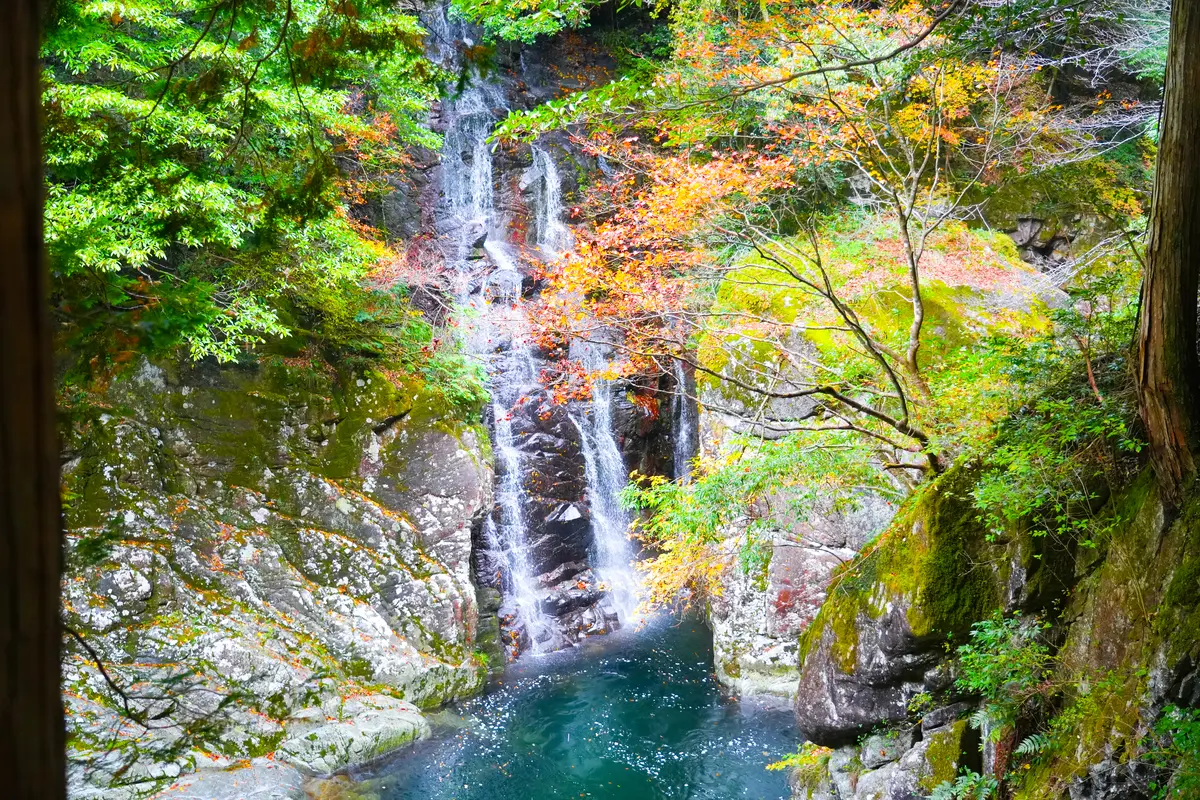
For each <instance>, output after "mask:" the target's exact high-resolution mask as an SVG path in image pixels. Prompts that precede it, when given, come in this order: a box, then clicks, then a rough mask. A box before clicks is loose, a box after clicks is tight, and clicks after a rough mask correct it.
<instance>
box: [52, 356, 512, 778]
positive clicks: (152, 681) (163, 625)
mask: <svg viewBox="0 0 1200 800" xmlns="http://www.w3.org/2000/svg"><path fill="white" fill-rule="evenodd" d="M289 363H291V365H289ZM289 363H284V360H282V359H279V360H277V361H276V362H275V363H270V362H269V360H268V361H265V362H264V363H263V364H261V365H259V366H254V367H241V366H238V367H229V368H217V367H215V366H212V365H208V364H203V365H199V366H196V367H194V368H193V367H190V366H181V365H177V364H151V363H149V362H146V363H143V364H142V365H141V366H140V367H139V368H138V369H136V370H135V371H134V372H133V374H132V375H131V376H130V377H128V378H123V379H120V380H118V381H116V382H115V383H114V384H113V385H112V386H111V388H110V389H109V390H108V392H107V394H106V395H105V396H104V397H103V398H101V399H100V400H99V401H98V403H97V406H98V407H99V408H100V411H99V412H98V413H96V414H95V415H94V416H93V417H92V418H90V419H88V420H87V421H85V422H84V423H82V424H81V425H79V426H78V427H77V430H76V435H75V437H74V440H73V441H71V442H69V443H68V453H67V457H68V459H69V460H68V461H67V463H66V464H65V466H64V481H65V486H66V496H67V498H68V501H69V513H68V521H69V527H70V530H69V536H68V542H69V548H70V555H69V559H68V561H69V565H70V567H69V571H68V574H67V577H66V580H65V584H64V606H65V613H66V620H67V623H68V624H69V625H70V626H71V627H72V628H73V629H74V630H76V631H77V632H78V633H79V634H80V638H81V639H82V640H83V641H84V642H85V643H86V644H87V646H88V647H90V648H91V649H92V650H93V651H95V655H96V656H99V657H100V658H101V659H102V660H103V661H104V663H105V664H106V665H107V667H108V670H109V671H110V673H112V676H113V678H114V679H115V680H116V681H117V682H118V683H119V684H121V685H123V686H125V687H127V691H128V693H129V694H130V696H131V698H132V705H133V707H134V709H135V711H136V712H137V713H138V714H141V717H139V718H137V719H130V715H129V714H125V715H121V714H117V713H116V711H115V709H116V708H117V707H118V706H117V705H115V704H114V703H115V699H116V698H114V695H113V692H112V691H111V690H110V689H109V687H107V686H106V685H105V682H104V679H103V676H102V675H101V674H100V673H99V671H98V670H97V669H96V668H95V664H94V663H93V659H92V656H91V654H89V653H88V652H87V651H86V650H84V649H83V647H82V646H80V647H75V648H73V649H72V651H71V653H70V656H69V658H68V660H67V663H66V701H67V704H68V707H69V716H70V718H71V719H72V721H73V723H74V724H75V730H73V734H74V735H75V738H74V739H73V752H72V758H73V763H74V767H73V771H72V781H73V784H74V789H75V794H77V795H79V796H86V795H87V794H88V793H89V792H93V791H108V792H111V791H112V790H111V789H109V788H107V787H108V786H109V784H110V783H114V782H115V783H117V784H122V785H129V784H132V787H133V788H131V789H130V790H129V791H127V792H125V794H127V795H131V796H132V795H137V794H138V793H139V792H140V791H144V790H147V789H152V788H154V786H155V785H156V782H161V781H162V780H166V779H170V778H172V777H174V776H175V775H178V774H180V773H186V772H188V771H190V770H191V769H193V768H195V767H198V766H201V765H202V764H203V763H204V758H202V757H201V756H199V755H197V752H205V751H207V752H209V753H210V755H211V756H213V758H214V761H213V765H215V766H220V765H221V764H222V763H226V762H229V760H230V759H234V760H236V759H239V758H246V757H252V756H258V755H262V754H266V753H269V752H272V751H275V750H277V749H279V751H280V757H281V758H285V759H286V760H287V761H289V762H290V763H292V764H293V765H295V766H296V767H298V768H300V769H301V770H302V771H303V772H305V773H307V774H322V773H326V772H329V771H331V770H333V769H337V768H339V767H341V766H345V765H346V764H347V763H350V762H352V761H355V760H358V759H360V758H367V757H371V756H373V755H376V754H378V753H379V752H381V751H382V750H384V749H386V748H387V747H389V746H392V745H395V744H399V743H401V742H403V741H408V740H411V739H412V738H413V737H414V736H418V735H422V734H423V732H424V730H425V728H424V727H423V724H422V723H421V722H420V720H419V713H418V711H417V709H416V706H422V707H424V706H435V705H438V704H440V703H444V702H446V701H448V700H451V699H453V698H455V697H461V696H464V695H467V694H470V693H472V692H474V691H476V690H477V689H478V687H479V686H480V685H481V682H482V680H483V675H484V670H483V668H482V665H481V663H480V662H479V661H478V660H477V658H476V657H475V656H474V654H473V652H474V648H475V642H476V626H477V620H478V612H477V601H476V593H475V587H474V585H473V584H472V580H471V563H470V558H471V540H472V530H473V529H474V528H477V527H478V525H479V524H480V522H481V520H482V518H483V516H484V514H485V513H486V511H487V509H488V508H490V506H491V496H492V469H491V466H490V464H489V459H488V453H487V451H486V443H485V441H484V434H483V431H482V428H481V427H480V426H479V425H478V424H467V423H464V422H461V421H460V414H459V413H458V412H455V411H454V410H453V409H451V408H448V407H446V406H445V405H444V403H442V402H441V401H439V400H437V399H436V398H434V397H432V396H430V395H428V394H426V393H423V392H422V391H421V390H420V388H419V387H418V386H416V385H413V384H406V383H403V382H393V381H392V380H390V379H389V378H388V377H386V376H384V375H383V374H380V373H373V372H367V373H356V374H352V373H347V374H344V375H340V376H339V375H334V374H327V373H326V372H323V371H321V370H320V369H317V368H309V367H303V366H299V365H296V364H295V363H294V362H289ZM367 686H370V687H372V688H373V691H375V692H376V693H378V692H380V691H384V692H386V693H387V694H388V695H390V697H373V698H371V699H370V700H371V703H372V704H373V705H372V708H373V710H372V711H371V712H370V713H364V714H363V715H361V721H359V720H357V719H355V718H354V717H355V715H354V714H353V713H350V712H349V711H347V707H348V706H347V703H348V702H349V701H344V698H346V697H349V696H352V695H353V696H357V695H360V694H362V692H363V688H364V687H367ZM154 687H158V688H157V689H155V688H154ZM162 687H168V688H169V691H163V690H162ZM167 695H169V698H168V697H166V696H167ZM401 701H404V702H403V703H401ZM353 702H355V703H359V704H360V705H361V704H362V703H366V702H367V700H366V699H364V700H356V701H353ZM330 704H334V706H336V707H337V708H338V709H340V710H339V711H338V713H337V714H334V713H333V712H332V711H329V709H330V708H332V706H330ZM397 704H400V705H397ZM356 707H357V706H356ZM314 708H323V709H326V712H328V713H325V715H324V716H323V717H322V719H325V718H326V717H328V718H330V720H331V721H330V724H331V725H333V727H332V728H330V730H329V731H323V730H321V729H318V732H317V741H319V742H322V743H326V742H334V743H336V746H334V745H331V747H332V748H333V749H332V750H331V751H329V752H326V749H325V748H324V747H323V746H322V747H321V748H314V747H308V746H306V745H305V744H304V742H305V741H309V740H307V739H304V738H301V739H297V735H298V734H299V731H302V730H303V731H304V732H305V733H304V736H305V737H307V736H309V735H310V734H311V733H312V730H311V729H312V718H313V714H314V713H315V712H313V709H314ZM159 714H161V715H162V718H161V719H158V720H157V721H155V722H153V723H150V722H148V720H149V719H150V718H157V715H159ZM333 720H336V721H337V722H336V723H334V722H333ZM201 722H203V725H201ZM204 725H207V726H209V727H210V728H211V730H209V729H208V728H204ZM185 727H187V728H188V729H190V730H193V731H196V730H201V729H202V728H203V730H202V731H201V734H200V735H199V738H198V740H195V741H193V740H189V739H188V738H187V737H185V736H184V734H183V729H184V728H185ZM325 727H329V726H325ZM115 741H119V742H121V745H122V746H120V747H114V746H113V742H115ZM281 743H282V744H281ZM246 774H255V773H246ZM205 780H211V781H216V782H219V781H220V780H223V779H219V778H217V777H212V778H205ZM138 781H148V783H138ZM119 795H120V793H118V795H117V796H119ZM264 796H269V795H264ZM280 796H287V795H286V794H284V795H280Z"/></svg>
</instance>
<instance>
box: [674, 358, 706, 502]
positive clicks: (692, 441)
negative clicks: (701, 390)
mask: <svg viewBox="0 0 1200 800" xmlns="http://www.w3.org/2000/svg"><path fill="white" fill-rule="evenodd" d="M673 371H674V375H675V395H674V397H673V398H672V401H671V406H672V408H671V412H672V413H671V416H672V418H673V422H674V428H675V430H674V432H673V436H672V442H673V445H672V446H673V453H672V461H673V462H674V467H675V474H674V478H675V480H677V481H684V482H687V481H689V480H691V477H692V459H694V458H695V457H696V450H697V444H698V443H697V441H696V438H697V436H698V435H699V427H700V420H699V414H698V413H697V409H696V400H695V397H694V396H693V392H692V382H691V381H689V380H688V374H687V369H686V368H685V367H684V364H683V362H682V361H680V360H678V359H676V360H675V363H674V368H673Z"/></svg>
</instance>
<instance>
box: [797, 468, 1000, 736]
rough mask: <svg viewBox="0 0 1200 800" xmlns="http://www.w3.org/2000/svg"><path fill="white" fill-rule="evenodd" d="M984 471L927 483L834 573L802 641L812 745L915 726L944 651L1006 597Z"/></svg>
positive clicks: (804, 709) (803, 692)
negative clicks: (984, 494) (984, 507)
mask: <svg viewBox="0 0 1200 800" xmlns="http://www.w3.org/2000/svg"><path fill="white" fill-rule="evenodd" d="M975 474H976V470H975V468H973V467H972V466H971V465H969V464H962V465H956V466H954V467H953V468H951V469H950V470H948V471H947V472H946V473H945V474H944V475H942V476H941V477H939V478H938V479H937V480H935V481H933V482H932V483H930V484H929V485H927V486H925V487H924V488H923V489H922V490H921V491H920V492H919V493H918V494H917V495H916V496H914V497H913V498H911V499H910V500H909V501H908V503H906V504H905V506H904V507H903V508H902V509H901V511H900V512H899V513H898V514H897V516H896V518H895V520H894V521H893V522H892V524H891V525H890V526H889V528H888V529H887V530H886V531H885V532H884V533H883V534H882V535H881V536H880V537H879V538H878V539H877V540H876V541H875V542H874V543H872V544H871V545H870V546H869V547H868V548H866V549H865V550H864V552H862V553H861V554H860V555H859V556H858V557H857V558H856V559H855V560H854V561H853V562H851V563H850V564H849V565H848V566H847V567H846V568H845V569H843V570H842V571H841V572H840V573H839V574H838V575H836V576H835V577H834V579H833V583H832V584H831V587H830V590H829V593H828V596H827V598H826V600H825V602H824V604H823V605H822V606H821V610H820V612H819V613H818V614H817V616H816V618H815V619H814V620H813V623H812V624H811V625H810V626H809V627H808V628H807V629H806V630H805V631H804V633H803V634H802V635H801V637H800V659H801V677H800V684H799V689H798V692H797V698H796V717H797V722H798V724H799V726H800V729H801V730H802V731H803V732H804V734H805V735H806V737H807V738H809V739H810V740H812V741H815V742H817V743H819V744H824V745H830V746H834V745H842V744H845V743H847V742H849V741H853V740H854V739H856V738H857V737H858V736H860V735H861V734H863V733H866V732H868V731H869V730H870V729H872V728H874V727H876V726H878V725H881V724H884V725H886V724H892V723H898V722H901V721H903V720H906V719H907V718H908V717H909V710H908V703H909V700H911V699H912V697H913V696H914V695H916V694H917V693H918V692H924V691H929V690H930V689H931V688H935V687H934V686H933V684H935V683H937V682H938V681H939V680H940V678H939V675H938V674H937V670H935V669H934V668H935V667H937V666H938V665H939V664H940V663H941V662H942V660H943V659H944V658H945V649H944V648H943V647H942V645H943V644H944V643H946V641H947V640H948V639H951V638H953V637H961V636H962V635H963V634H965V633H966V632H967V631H968V630H969V628H970V626H971V623H973V622H975V621H976V620H978V619H981V618H983V617H984V616H986V615H987V614H988V613H989V612H990V611H991V610H992V609H994V608H996V607H998V606H999V605H1001V604H1002V603H1003V602H1004V601H1005V599H1006V593H1007V584H1006V579H1007V576H1006V575H1005V574H1004V573H1005V571H1004V569H1003V566H1004V564H1005V563H1006V561H1005V559H1004V557H1003V551H1002V550H1000V549H998V548H993V547H992V546H990V545H987V544H986V543H985V542H983V537H982V536H981V535H980V531H979V527H978V525H977V523H976V517H977V515H978V512H977V511H976V510H975V508H974V506H973V504H972V500H971V497H970V488H971V486H972V483H973V481H974V479H975ZM936 688H940V687H936Z"/></svg>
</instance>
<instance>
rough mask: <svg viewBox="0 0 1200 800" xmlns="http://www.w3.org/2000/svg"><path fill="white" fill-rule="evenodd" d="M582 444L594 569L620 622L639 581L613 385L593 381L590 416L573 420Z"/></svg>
mask: <svg viewBox="0 0 1200 800" xmlns="http://www.w3.org/2000/svg"><path fill="white" fill-rule="evenodd" d="M571 421H572V422H574V423H575V427H577V428H578V429H579V434H580V437H581V439H582V441H583V459H584V467H585V477H586V479H587V486H588V505H589V507H590V509H591V520H592V536H593V545H592V547H593V551H594V552H593V557H592V568H593V569H595V570H596V574H597V575H598V576H599V577H600V580H601V582H602V584H604V585H605V586H606V587H607V589H608V593H609V597H610V599H611V600H612V604H613V607H614V608H615V609H616V611H617V614H618V615H619V616H620V618H621V621H622V622H628V621H629V620H630V619H631V618H632V617H633V616H634V614H635V613H636V610H637V605H638V588H639V583H638V578H637V572H636V570H635V569H634V566H633V561H634V557H635V556H634V552H633V546H632V544H631V542H630V541H629V515H628V514H627V513H626V512H625V509H624V508H623V507H622V506H621V501H620V496H621V491H622V490H623V489H624V488H625V486H626V485H627V484H628V482H629V472H628V470H627V469H626V468H625V459H624V458H622V456H621V451H620V449H619V448H618V447H617V442H616V439H615V438H614V436H613V422H612V385H611V384H610V383H609V382H608V381H602V380H597V381H596V383H595V386H594V387H593V390H592V413H591V416H590V418H588V419H586V420H585V424H580V422H579V420H578V419H576V418H575V417H574V416H572V417H571Z"/></svg>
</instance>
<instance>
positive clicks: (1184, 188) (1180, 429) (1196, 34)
mask: <svg viewBox="0 0 1200 800" xmlns="http://www.w3.org/2000/svg"><path fill="white" fill-rule="evenodd" d="M1198 275H1200V2H1197V0H1175V2H1174V3H1173V5H1172V9H1171V41H1170V45H1169V47H1168V52H1167V74H1166V85H1165V89H1164V93H1163V110H1162V119H1161V122H1160V125H1159V150H1158V169H1157V171H1156V173H1155V178H1154V206H1153V209H1152V210H1151V213H1150V229H1149V241H1148V243H1147V252H1146V276H1145V281H1144V283H1143V285H1142V308H1141V318H1140V319H1139V321H1138V350H1137V382H1138V397H1139V400H1140V404H1141V414H1142V420H1143V421H1144V422H1145V425H1146V432H1147V435H1148V437H1149V440H1150V460H1151V463H1152V464H1153V466H1154V470H1155V473H1156V474H1157V476H1158V480H1159V483H1160V485H1161V486H1162V489H1163V492H1164V495H1165V497H1166V499H1167V500H1168V501H1171V502H1178V501H1179V500H1180V499H1181V497H1182V496H1183V493H1184V491H1185V490H1186V489H1187V487H1188V486H1189V485H1190V484H1191V482H1192V481H1193V480H1194V479H1195V475H1196V446H1197V441H1196V440H1197V433H1198V432H1200V431H1198V430H1197V401H1198V400H1200V359H1198V358H1197V355H1196V289H1197V276H1198Z"/></svg>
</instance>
